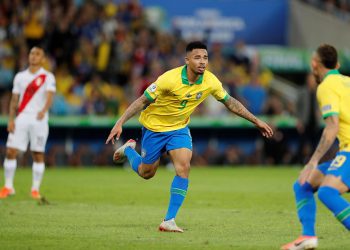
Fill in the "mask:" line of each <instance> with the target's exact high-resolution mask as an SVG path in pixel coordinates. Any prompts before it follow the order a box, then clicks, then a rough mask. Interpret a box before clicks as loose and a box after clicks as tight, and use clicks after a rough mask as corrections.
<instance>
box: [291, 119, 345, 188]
mask: <svg viewBox="0 0 350 250" xmlns="http://www.w3.org/2000/svg"><path fill="white" fill-rule="evenodd" d="M325 122H326V127H325V128H324V129H323V132H322V136H321V139H320V141H319V143H318V145H317V148H316V149H315V151H314V153H313V154H312V156H311V158H310V160H309V162H308V163H307V164H306V165H305V167H304V168H303V170H302V171H301V173H300V175H299V178H298V180H299V182H300V184H304V183H305V181H306V180H307V179H308V177H309V176H310V174H311V172H312V170H314V169H315V168H316V167H317V165H318V163H319V161H320V159H321V158H322V157H323V155H324V154H325V153H326V152H327V151H328V149H329V148H330V147H331V146H332V145H333V143H334V140H335V138H336V137H337V133H338V130H339V118H338V116H329V117H327V118H326V119H325Z"/></svg>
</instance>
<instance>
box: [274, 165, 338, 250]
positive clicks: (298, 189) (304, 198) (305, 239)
mask: <svg viewBox="0 0 350 250" xmlns="http://www.w3.org/2000/svg"><path fill="white" fill-rule="evenodd" d="M330 163H331V162H325V163H323V164H320V165H319V166H318V167H317V169H314V170H313V171H312V172H311V173H310V176H309V177H308V179H307V181H306V182H305V183H304V184H300V183H299V181H296V182H295V183H294V186H293V189H294V195H295V201H296V206H297V213H298V217H299V221H300V223H301V225H302V234H301V236H300V237H298V238H297V239H296V240H294V241H292V242H290V243H288V244H285V245H283V246H282V247H281V249H284V250H291V249H314V248H316V247H317V244H318V240H317V237H316V234H315V221H316V201H315V197H314V192H316V191H317V189H318V187H319V186H320V184H321V182H322V180H323V179H324V176H325V173H326V171H327V168H328V167H329V165H330Z"/></svg>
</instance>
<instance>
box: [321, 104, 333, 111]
mask: <svg viewBox="0 0 350 250" xmlns="http://www.w3.org/2000/svg"><path fill="white" fill-rule="evenodd" d="M331 109H332V105H330V104H328V105H325V106H323V107H322V111H323V112H325V111H328V110H331Z"/></svg>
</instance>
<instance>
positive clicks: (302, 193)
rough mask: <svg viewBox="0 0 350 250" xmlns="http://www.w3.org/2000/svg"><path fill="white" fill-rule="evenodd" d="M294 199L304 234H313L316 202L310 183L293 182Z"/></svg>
mask: <svg viewBox="0 0 350 250" xmlns="http://www.w3.org/2000/svg"><path fill="white" fill-rule="evenodd" d="M293 188H294V193H295V200H296V204H297V211H298V217H299V220H300V223H301V225H302V228H303V234H302V235H305V236H315V221H316V202H315V198H314V191H313V188H312V186H311V185H310V183H308V182H305V183H304V184H303V185H300V183H299V182H298V181H296V182H295V183H294V186H293Z"/></svg>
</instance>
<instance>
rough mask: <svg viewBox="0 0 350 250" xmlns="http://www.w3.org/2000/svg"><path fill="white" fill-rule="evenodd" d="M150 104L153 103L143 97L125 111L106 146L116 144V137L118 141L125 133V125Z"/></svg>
mask: <svg viewBox="0 0 350 250" xmlns="http://www.w3.org/2000/svg"><path fill="white" fill-rule="evenodd" d="M150 103H151V102H150V101H149V100H148V99H147V97H146V96H145V95H141V96H140V97H139V98H138V99H136V100H135V101H134V102H133V103H132V104H130V106H129V107H128V108H127V109H126V110H125V112H124V114H123V115H122V116H121V117H120V118H119V119H118V121H117V122H116V123H115V125H114V127H113V128H112V130H111V132H110V134H109V136H108V138H107V140H106V144H108V143H109V141H112V143H113V144H114V137H116V139H117V140H118V139H119V137H120V135H121V133H122V131H123V129H122V126H123V124H124V123H126V122H127V121H128V120H129V119H130V118H131V117H133V116H134V115H135V114H137V113H138V112H140V111H141V110H142V109H143V108H144V107H145V106H146V105H148V104H150Z"/></svg>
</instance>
